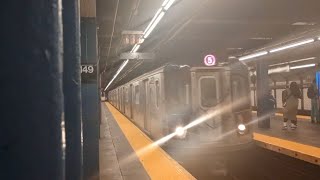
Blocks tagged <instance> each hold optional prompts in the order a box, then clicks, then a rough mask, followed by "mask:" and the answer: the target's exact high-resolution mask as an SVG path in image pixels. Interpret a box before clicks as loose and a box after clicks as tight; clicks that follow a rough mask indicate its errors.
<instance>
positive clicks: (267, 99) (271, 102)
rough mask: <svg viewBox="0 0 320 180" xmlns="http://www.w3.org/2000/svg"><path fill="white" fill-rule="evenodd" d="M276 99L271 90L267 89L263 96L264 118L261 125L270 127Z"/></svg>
mask: <svg viewBox="0 0 320 180" xmlns="http://www.w3.org/2000/svg"><path fill="white" fill-rule="evenodd" d="M275 104H276V100H275V98H274V97H273V96H272V93H271V90H269V91H267V92H266V93H265V95H264V97H263V109H261V110H263V113H264V115H263V119H262V120H261V122H262V123H261V125H260V127H262V128H270V119H271V116H273V114H274V110H275Z"/></svg>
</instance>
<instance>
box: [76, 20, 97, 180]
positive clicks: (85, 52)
mask: <svg viewBox="0 0 320 180" xmlns="http://www.w3.org/2000/svg"><path fill="white" fill-rule="evenodd" d="M95 20H96V19H95V18H94V17H81V63H82V64H95V65H97V62H98V61H97V60H98V59H97V30H96V21H95ZM98 69H99V67H98V65H97V67H96V70H98ZM98 74H99V73H98V72H96V76H95V79H94V80H93V81H92V80H91V81H90V82H82V85H81V97H82V111H83V112H82V121H83V165H84V170H83V173H84V179H90V180H91V179H99V129H100V110H99V108H100V98H99V97H100V96H99V87H98V86H99V85H98V84H99V82H98Z"/></svg>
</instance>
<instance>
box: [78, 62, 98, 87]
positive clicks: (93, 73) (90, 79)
mask: <svg viewBox="0 0 320 180" xmlns="http://www.w3.org/2000/svg"><path fill="white" fill-rule="evenodd" d="M80 71H81V82H82V83H96V82H97V79H98V76H97V66H96V65H93V64H83V65H81V70H80Z"/></svg>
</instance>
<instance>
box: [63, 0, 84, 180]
mask: <svg viewBox="0 0 320 180" xmlns="http://www.w3.org/2000/svg"><path fill="white" fill-rule="evenodd" d="M79 5H80V4H79V0H63V40H64V61H63V62H64V73H63V88H64V89H63V90H64V105H65V106H64V109H65V114H64V115H65V131H66V150H65V176H66V179H72V180H81V179H82V137H81V136H82V121H81V116H82V115H81V91H80V90H81V89H80V87H81V86H80V85H81V82H80V8H79V7H80V6H79Z"/></svg>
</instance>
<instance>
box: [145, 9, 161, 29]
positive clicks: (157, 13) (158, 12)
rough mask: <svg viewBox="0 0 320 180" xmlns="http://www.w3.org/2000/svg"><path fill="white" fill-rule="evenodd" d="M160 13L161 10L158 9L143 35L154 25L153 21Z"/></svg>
mask: <svg viewBox="0 0 320 180" xmlns="http://www.w3.org/2000/svg"><path fill="white" fill-rule="evenodd" d="M161 12H162V8H160V9H159V10H158V11H157V12H156V14H155V15H154V17H153V18H152V20H151V21H150V23H149V24H148V26H147V28H146V29H145V30H144V33H143V34H145V33H146V32H147V31H148V30H149V29H150V27H151V26H152V24H153V23H154V21H155V20H156V18H157V17H158V16H159V14H160V13H161Z"/></svg>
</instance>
